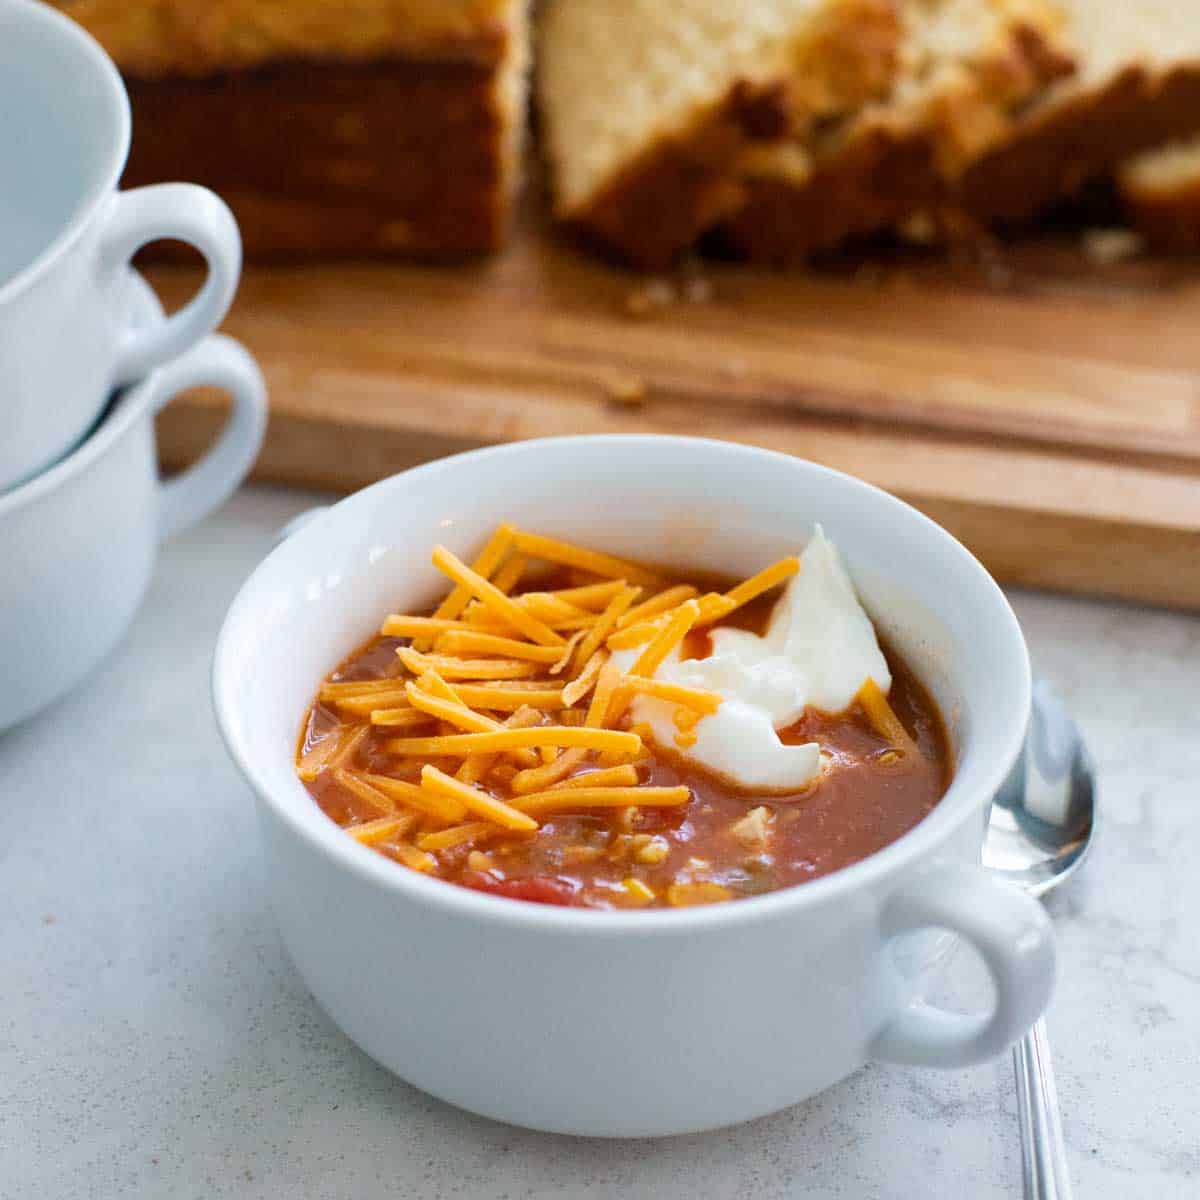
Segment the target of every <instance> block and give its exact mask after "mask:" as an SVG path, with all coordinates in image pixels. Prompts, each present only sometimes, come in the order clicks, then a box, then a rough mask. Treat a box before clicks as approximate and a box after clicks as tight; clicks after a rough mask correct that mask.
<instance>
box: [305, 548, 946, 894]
mask: <svg viewBox="0 0 1200 1200" xmlns="http://www.w3.org/2000/svg"><path fill="white" fill-rule="evenodd" d="M435 562H436V563H437V565H438V566H439V567H441V568H442V569H443V570H444V571H446V572H447V574H448V582H449V584H451V585H452V586H453V590H452V591H451V592H450V593H449V594H448V595H447V596H446V597H445V598H444V599H443V600H442V601H441V602H440V603H439V604H437V605H436V606H434V607H433V608H431V609H430V610H429V612H428V613H427V614H424V615H415V616H406V615H402V614H395V615H392V616H389V617H388V618H387V619H386V620H385V621H384V623H383V626H382V629H381V632H380V634H379V635H378V636H377V637H375V638H374V639H373V640H372V641H371V642H369V643H368V644H367V645H366V646H365V647H363V648H362V649H360V650H359V651H358V652H357V653H355V654H353V655H352V656H351V657H350V658H348V659H347V660H346V661H345V662H344V663H343V664H342V665H341V666H340V667H339V668H338V669H337V670H336V671H335V672H333V674H332V675H330V676H329V678H328V679H327V680H326V681H325V682H324V684H323V685H322V687H321V690H320V692H319V693H318V696H317V697H316V699H315V700H314V703H313V705H312V707H311V709H310V711H309V713H308V716H307V718H306V720H305V723H304V727H303V730H302V733H301V737H300V744H299V748H298V754H297V770H298V773H299V775H300V778H301V779H302V780H303V782H304V784H305V786H306V787H307V789H308V790H309V793H310V794H311V795H312V797H313V799H314V800H315V802H316V803H317V804H318V805H319V806H320V807H321V809H322V810H323V811H324V812H325V813H326V814H327V815H328V816H329V817H330V819H331V820H333V821H335V822H336V823H337V824H338V825H340V826H341V827H342V828H343V829H345V830H346V832H347V833H348V834H349V835H350V836H353V837H355V838H357V839H358V840H359V841H360V842H362V843H363V844H365V845H367V846H369V847H371V848H372V849H373V850H374V851H375V852H377V853H379V854H381V855H383V856H384V857H386V858H390V859H392V860H394V861H395V862H396V863H397V869H398V870H399V869H408V870H415V871H420V872H422V873H425V874H427V875H429V876H431V877H434V878H437V879H442V880H446V881H447V882H449V883H453V884H458V885H460V886H463V887H467V888H472V889H474V890H476V891H479V892H484V893H488V894H491V895H495V896H500V897H508V898H511V899H517V900H527V901H535V902H538V903H544V904H557V905H572V906H577V907H583V908H599V909H629V908H643V907H682V906H688V905H693V904H706V903H713V902H719V901H729V900H737V899H740V898H743V897H747V896H757V895H761V894H763V893H765V892H770V891H774V890H776V889H779V888H785V887H792V886H795V885H797V884H802V883H805V882H807V881H809V880H812V879H817V878H819V877H820V876H822V875H827V874H829V873H830V872H831V871H836V870H838V869H839V868H841V867H845V866H848V865H849V864H851V863H854V862H857V861H859V860H860V859H863V858H866V857H867V856H868V855H870V854H873V853H875V852H876V851H877V850H880V849H882V848H883V847H885V846H887V845H888V844H889V843H891V842H893V841H895V840H896V839H897V838H899V837H900V836H901V835H903V834H904V833H906V832H907V831H908V830H910V829H912V828H913V826H915V825H916V824H917V823H918V822H920V821H921V820H922V818H924V817H925V815H926V814H927V813H929V812H930V810H931V809H932V808H933V807H934V805H936V804H937V803H938V801H939V800H940V799H941V797H942V796H943V795H944V794H945V792H946V789H947V787H948V786H949V782H950V777H951V772H952V757H951V751H950V746H949V741H948V738H947V735H946V729H945V725H944V723H943V721H942V719H941V716H940V714H939V712H938V710H937V706H936V705H935V703H934V701H933V700H932V698H931V697H930V695H929V693H928V692H927V691H926V690H925V688H924V687H923V686H922V685H921V683H920V681H919V680H918V679H917V678H916V677H915V676H914V674H913V673H912V671H911V670H910V669H909V668H908V666H907V665H906V664H905V663H904V661H903V660H902V659H901V658H900V657H899V656H898V655H897V654H896V653H895V652H894V651H893V650H892V649H890V648H889V647H887V646H883V647H882V655H883V659H884V660H885V661H886V665H887V669H888V670H889V671H890V675H891V685H890V688H889V689H888V691H887V693H886V696H885V695H884V694H883V692H882V691H881V690H880V688H878V687H877V686H875V684H874V682H873V681H872V680H869V679H868V680H865V681H864V683H863V687H862V689H861V690H860V691H859V692H858V693H856V694H855V696H854V699H853V701H852V702H851V703H850V704H849V706H848V707H846V708H845V709H843V710H842V711H840V712H822V711H819V710H817V709H816V708H814V707H811V706H810V707H806V708H804V710H803V712H802V714H801V715H800V717H799V719H797V720H794V721H791V722H790V723H788V724H787V725H786V726H784V727H782V728H777V730H776V733H777V736H778V740H779V741H780V742H782V743H784V744H786V745H795V746H799V745H803V744H806V743H815V744H816V745H817V746H819V748H820V768H819V771H817V773H816V774H815V776H814V777H813V778H812V779H811V780H810V781H809V782H807V783H806V784H804V785H803V786H801V787H798V788H795V789H792V790H785V791H779V790H771V791H766V790H758V791H755V790H754V789H747V788H745V787H743V786H741V785H740V784H739V783H738V781H737V780H735V779H732V778H728V777H724V776H721V775H718V774H716V773H714V772H713V771H712V770H709V769H707V768H706V767H705V766H704V765H703V764H701V763H698V762H697V761H696V760H695V759H694V758H693V757H691V755H690V754H689V750H690V748H691V747H692V746H693V745H694V744H695V742H696V736H697V734H696V731H697V729H698V728H699V727H700V723H701V722H702V721H704V720H706V719H709V718H710V717H713V716H714V714H715V713H716V712H718V711H719V710H720V706H721V705H722V704H723V703H726V702H728V698H727V697H725V696H722V695H721V694H720V693H719V692H715V691H710V690H704V689H699V688H692V687H687V686H680V685H678V684H671V683H664V682H662V681H660V680H659V679H658V678H656V673H655V668H654V662H655V659H656V656H657V657H661V656H663V655H665V654H666V653H669V652H671V651H674V652H675V653H676V655H677V657H678V658H679V659H683V660H689V659H694V660H703V659H705V658H706V657H707V656H708V655H709V654H710V653H711V649H712V640H711V635H712V631H713V630H716V629H720V628H726V627H729V626H735V627H737V628H739V629H744V630H747V631H750V632H752V633H756V634H762V633H763V631H764V630H765V629H766V627H767V625H768V622H769V620H770V619H771V614H772V610H773V609H774V607H775V605H776V603H777V602H778V600H779V596H780V591H781V587H784V586H787V580H788V579H790V578H791V577H793V576H795V575H796V574H797V572H798V570H799V569H800V563H799V562H798V560H795V559H789V560H783V562H782V563H778V564H771V566H770V567H768V568H767V569H765V570H764V571H763V572H761V573H760V575H758V576H755V577H754V578H752V579H751V580H748V581H746V582H745V583H742V584H737V583H735V582H731V581H726V580H716V579H713V578H711V577H705V576H700V575H698V574H696V573H691V574H689V573H687V572H679V571H667V570H660V569H658V568H647V567H645V566H642V565H640V564H635V563H631V562H625V561H622V560H617V559H611V558H609V557H608V556H606V555H600V554H595V553H594V552H591V551H587V550H584V549H582V548H579V547H574V546H571V545H568V544H565V543H559V542H554V541H551V540H549V539H545V538H540V537H538V536H537V535H533V534H526V533H524V532H523V531H520V530H514V529H512V528H510V527H508V526H502V527H501V529H500V530H499V531H497V533H496V535H495V536H494V537H493V538H492V540H491V541H490V542H489V543H488V545H487V546H486V547H485V548H484V550H483V551H482V552H481V553H480V555H479V557H478V559H477V560H476V561H475V563H474V566H473V567H467V566H466V565H465V564H464V563H461V562H460V561H459V560H457V559H456V558H454V557H453V556H452V555H450V554H449V553H448V552H446V551H442V550H441V549H440V548H439V551H438V552H436V553H435ZM623 649H624V650H630V649H633V650H635V651H636V656H631V655H626V659H629V658H631V657H632V658H633V659H634V661H632V663H627V665H626V668H625V669H624V670H618V669H617V666H616V662H615V661H614V660H615V658H618V657H620V651H621V650H623ZM638 695H646V696H652V697H654V698H655V700H656V702H658V703H661V704H667V705H670V706H672V708H671V710H670V711H673V713H674V717H673V728H674V731H675V732H674V734H673V736H671V737H670V739H669V744H663V743H662V741H661V740H660V739H656V738H655V737H654V736H653V731H652V730H651V729H650V728H649V726H648V725H646V724H644V723H643V724H639V723H638V721H637V720H635V716H636V714H637V711H638V708H637V704H636V703H635V702H634V697H636V696H638ZM664 711H667V710H664ZM768 732H769V731H768ZM660 735H661V730H660Z"/></svg>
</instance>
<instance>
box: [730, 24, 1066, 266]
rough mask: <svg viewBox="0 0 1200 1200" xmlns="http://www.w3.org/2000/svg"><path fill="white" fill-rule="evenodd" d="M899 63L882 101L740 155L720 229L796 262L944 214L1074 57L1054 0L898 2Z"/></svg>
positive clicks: (774, 257) (752, 252)
mask: <svg viewBox="0 0 1200 1200" xmlns="http://www.w3.org/2000/svg"><path fill="white" fill-rule="evenodd" d="M900 12H901V17H902V25H903V39H902V42H901V70H900V73H899V75H898V76H897V79H896V82H895V85H894V87H893V88H892V90H891V92H890V93H889V94H888V96H887V97H886V98H885V99H884V100H882V101H877V102H874V103H871V104H868V105H866V106H865V107H864V108H863V109H862V110H861V111H860V112H858V113H855V114H853V116H852V117H851V118H850V119H848V120H845V121H843V122H841V123H839V124H837V125H835V126H834V127H832V128H829V129H827V130H826V131H825V132H824V133H823V135H822V136H820V137H819V138H817V139H815V140H814V141H813V142H812V144H811V145H809V146H807V147H805V146H803V145H800V144H798V143H795V142H793V143H790V144H784V145H777V146H767V147H760V148H756V149H753V150H751V151H749V152H748V153H747V154H745V155H744V156H743V160H742V163H741V171H742V173H743V176H744V179H745V190H746V197H747V198H746V202H745V204H744V205H743V207H742V208H741V209H740V210H739V211H738V212H737V213H735V214H734V215H733V216H732V217H731V218H730V219H729V220H728V221H727V222H726V225H725V229H724V234H725V237H726V239H727V241H729V242H730V243H731V244H732V246H733V247H734V248H735V249H736V250H737V251H739V252H740V253H741V254H743V255H745V256H747V257H749V258H752V259H756V260H760V261H773V262H789V261H795V260H799V259H803V258H805V257H807V256H809V255H810V254H812V253H813V252H815V251H818V250H821V249H826V248H830V247H833V246H836V245H838V244H840V243H841V242H843V241H844V240H846V239H847V238H851V237H855V236H863V235H866V234H871V233H876V232H879V231H881V230H884V229H888V228H891V227H894V226H896V225H899V224H901V223H907V224H909V225H910V226H916V225H918V224H927V223H928V224H931V225H932V223H934V222H935V221H937V220H938V219H939V218H940V217H941V216H942V210H943V209H944V208H945V202H946V198H947V196H948V195H951V194H952V193H953V191H954V188H955V187H956V184H957V181H958V179H959V178H960V177H961V175H962V172H963V170H964V169H965V167H966V166H967V165H968V164H969V163H970V162H972V161H973V160H974V159H975V158H976V157H977V156H978V155H979V154H981V153H982V152H983V151H984V150H985V149H986V148H987V147H988V146H990V145H991V144H993V143H994V142H995V141H996V140H997V139H999V138H1001V137H1003V136H1004V134H1005V132H1006V131H1007V130H1008V129H1009V128H1011V126H1012V124H1013V121H1014V120H1015V116H1016V114H1017V113H1018V112H1019V110H1020V108H1021V107H1022V106H1023V105H1025V104H1026V103H1028V102H1029V100H1030V99H1031V97H1034V96H1036V95H1038V94H1039V93H1040V92H1042V91H1043V90H1044V89H1045V88H1046V87H1047V86H1048V84H1049V83H1050V82H1051V81H1052V80H1054V79H1057V78H1060V77H1061V76H1063V75H1065V74H1069V73H1070V72H1071V71H1072V70H1073V68H1074V63H1073V60H1072V59H1071V57H1070V55H1069V54H1068V53H1067V51H1066V48H1065V46H1064V44H1063V43H1062V38H1061V34H1062V24H1063V22H1062V19H1061V14H1060V12H1059V10H1058V9H1057V8H1055V7H1054V6H1053V4H1052V3H1050V2H1049V0H903V2H902V3H901V6H900Z"/></svg>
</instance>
